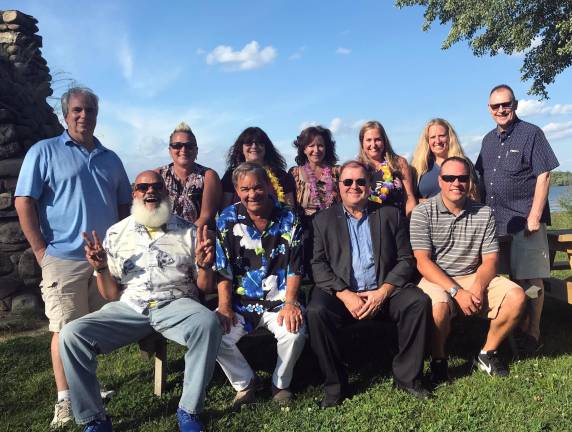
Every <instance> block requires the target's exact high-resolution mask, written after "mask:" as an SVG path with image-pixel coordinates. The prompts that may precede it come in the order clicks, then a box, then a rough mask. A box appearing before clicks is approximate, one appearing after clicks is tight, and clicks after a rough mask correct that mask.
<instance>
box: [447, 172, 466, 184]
mask: <svg viewBox="0 0 572 432" xmlns="http://www.w3.org/2000/svg"><path fill="white" fill-rule="evenodd" d="M441 178H442V179H443V181H444V182H447V183H453V182H454V181H455V180H459V183H467V182H468V181H469V178H470V176H469V175H468V174H463V175H458V176H456V175H448V174H444V175H442V176H441Z"/></svg>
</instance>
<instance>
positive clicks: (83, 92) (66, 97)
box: [61, 87, 99, 117]
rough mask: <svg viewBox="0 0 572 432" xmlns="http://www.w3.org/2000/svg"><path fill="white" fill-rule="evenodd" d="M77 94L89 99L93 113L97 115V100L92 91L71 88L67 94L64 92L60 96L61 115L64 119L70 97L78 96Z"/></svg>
mask: <svg viewBox="0 0 572 432" xmlns="http://www.w3.org/2000/svg"><path fill="white" fill-rule="evenodd" d="M78 94H81V95H84V96H86V97H87V98H89V99H90V101H91V105H92V106H93V107H94V108H95V113H96V114H97V113H98V111H99V98H98V97H97V95H96V94H95V93H94V92H93V90H91V89H90V88H87V87H71V88H70V89H68V91H67V92H65V93H64V94H63V95H62V98H61V105H62V113H63V115H64V117H67V116H68V107H69V102H70V97H71V96H73V95H78Z"/></svg>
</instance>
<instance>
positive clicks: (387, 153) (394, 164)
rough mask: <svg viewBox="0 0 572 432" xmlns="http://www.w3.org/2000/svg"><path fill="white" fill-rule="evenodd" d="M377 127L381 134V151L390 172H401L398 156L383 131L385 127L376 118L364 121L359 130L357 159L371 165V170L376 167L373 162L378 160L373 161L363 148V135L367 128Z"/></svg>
mask: <svg viewBox="0 0 572 432" xmlns="http://www.w3.org/2000/svg"><path fill="white" fill-rule="evenodd" d="M371 129H377V130H378V131H379V134H380V135H381V139H382V141H383V153H384V158H385V159H386V160H387V165H388V166H389V169H390V170H391V172H392V173H401V169H400V167H399V156H398V155H397V154H396V153H395V152H394V151H393V148H392V147H391V142H390V141H389V138H388V136H387V133H386V132H385V129H384V128H383V126H382V125H381V123H380V122H378V121H376V120H371V121H368V122H365V123H364V124H363V126H362V127H361V129H360V130H359V153H358V157H357V158H358V160H359V161H360V162H362V163H364V164H366V165H367V166H369V167H371V168H372V169H373V170H375V169H376V166H375V163H376V162H379V161H374V160H373V159H371V158H370V157H369V156H368V155H367V154H366V152H365V150H364V149H363V137H364V135H365V133H366V132H367V131H368V130H371Z"/></svg>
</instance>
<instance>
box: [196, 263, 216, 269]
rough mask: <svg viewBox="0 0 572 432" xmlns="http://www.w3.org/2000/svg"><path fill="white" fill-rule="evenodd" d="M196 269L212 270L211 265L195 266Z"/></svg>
mask: <svg viewBox="0 0 572 432" xmlns="http://www.w3.org/2000/svg"><path fill="white" fill-rule="evenodd" d="M195 264H197V263H195ZM197 267H198V268H200V269H201V270H208V269H210V268H212V264H211V265H208V264H207V265H204V266H203V265H200V264H197Z"/></svg>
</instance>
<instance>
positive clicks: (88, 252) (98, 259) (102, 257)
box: [81, 231, 107, 270]
mask: <svg viewBox="0 0 572 432" xmlns="http://www.w3.org/2000/svg"><path fill="white" fill-rule="evenodd" d="M91 234H92V235H93V240H92V239H90V238H89V234H87V233H85V232H83V233H81V235H82V236H83V239H84V240H85V257H86V258H87V261H88V262H89V263H90V264H91V266H92V267H93V268H94V269H95V270H98V269H100V268H103V267H105V266H106V265H107V254H106V253H105V250H104V249H103V247H102V246H101V241H100V240H99V237H98V236H97V233H96V232H95V231H92V232H91Z"/></svg>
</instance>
